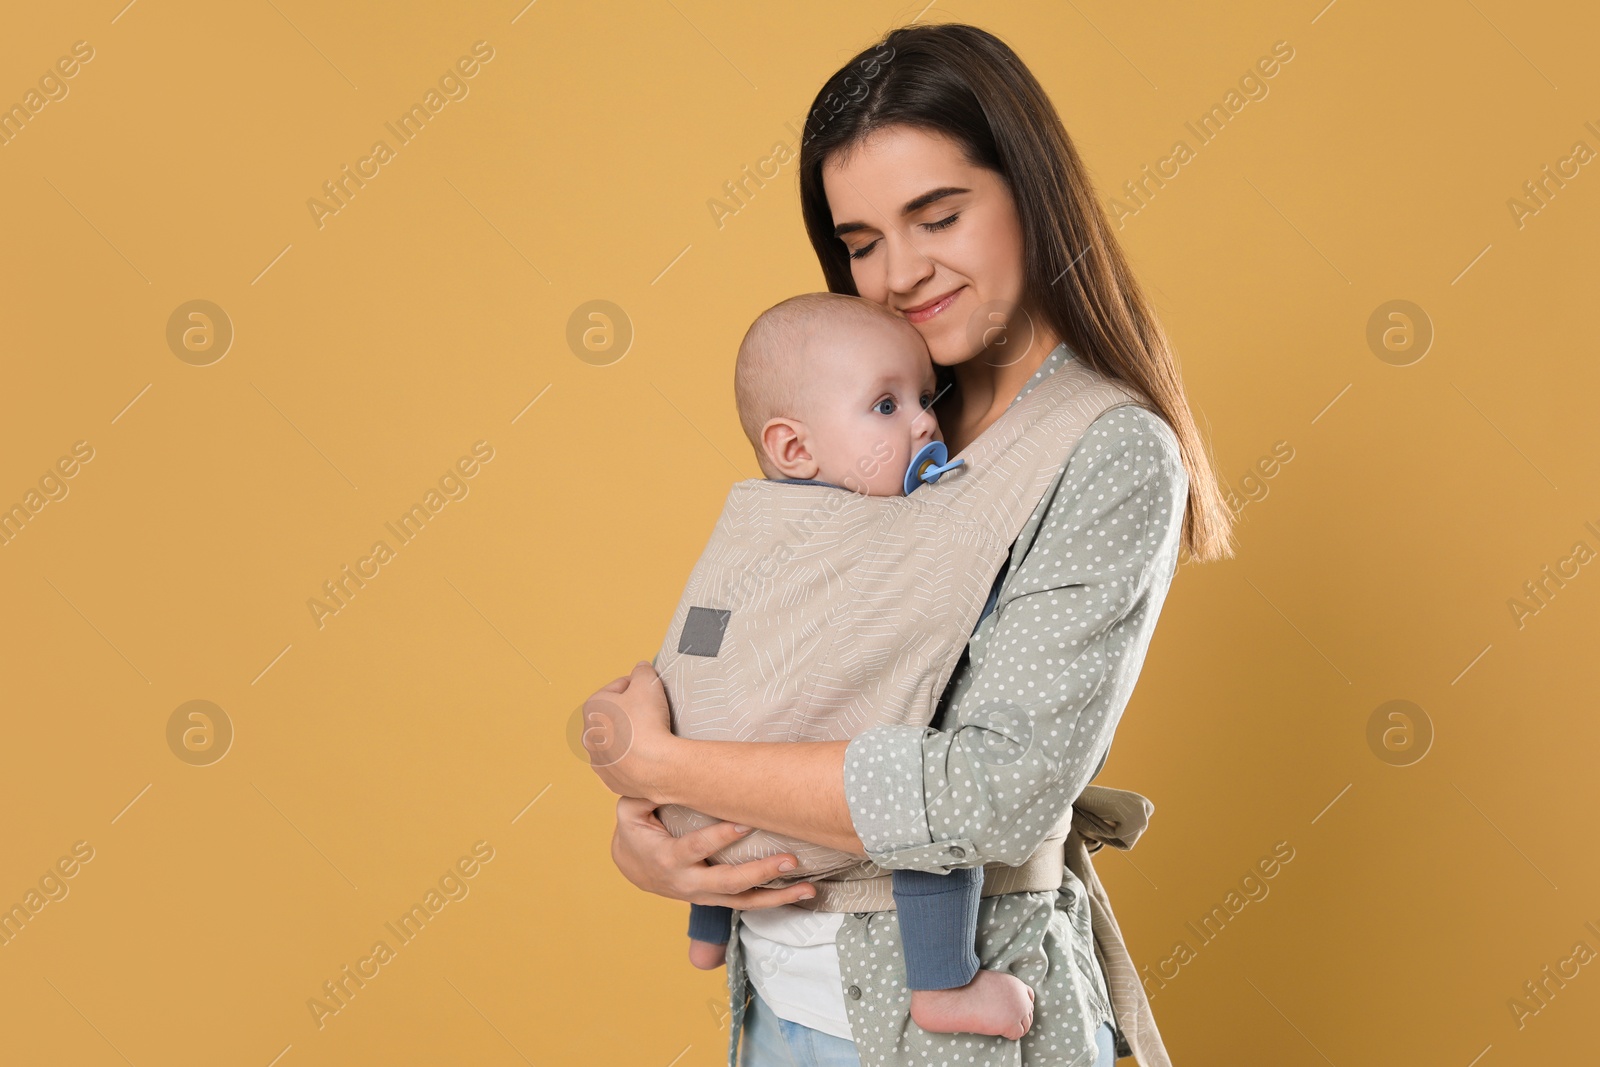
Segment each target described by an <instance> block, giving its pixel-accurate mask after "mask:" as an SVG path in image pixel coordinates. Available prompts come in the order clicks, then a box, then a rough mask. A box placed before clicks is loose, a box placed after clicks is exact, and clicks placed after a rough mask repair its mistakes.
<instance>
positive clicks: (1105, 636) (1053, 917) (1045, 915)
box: [728, 346, 1188, 1067]
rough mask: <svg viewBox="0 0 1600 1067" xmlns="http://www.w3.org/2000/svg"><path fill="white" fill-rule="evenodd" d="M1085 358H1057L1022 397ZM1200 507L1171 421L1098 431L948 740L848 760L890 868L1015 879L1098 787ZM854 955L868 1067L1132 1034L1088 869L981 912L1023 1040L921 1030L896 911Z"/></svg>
mask: <svg viewBox="0 0 1600 1067" xmlns="http://www.w3.org/2000/svg"><path fill="white" fill-rule="evenodd" d="M1068 358H1076V357H1073V356H1071V355H1069V353H1068V350H1067V349H1066V347H1065V346H1060V347H1058V348H1057V349H1056V350H1055V351H1054V352H1052V353H1051V354H1050V356H1049V357H1048V358H1047V359H1046V360H1045V362H1044V364H1043V365H1042V366H1041V367H1040V368H1039V370H1038V372H1036V373H1035V374H1034V376H1033V378H1032V379H1030V381H1029V382H1028V384H1027V385H1026V386H1024V388H1023V389H1022V391H1021V392H1019V394H1018V395H1019V396H1021V395H1023V394H1025V393H1027V392H1028V391H1029V390H1030V389H1031V388H1032V387H1033V386H1034V385H1035V384H1036V383H1037V382H1038V381H1039V380H1040V379H1042V378H1043V376H1044V375H1046V374H1048V373H1050V372H1051V371H1053V370H1054V369H1055V368H1056V367H1058V366H1059V365H1060V364H1061V363H1062V362H1063V361H1064V360H1065V359H1068ZM1013 402H1014V401H1013ZM1187 493H1188V475H1187V473H1186V472H1185V470H1184V467H1183V462H1182V460H1181V458H1180V454H1179V451H1178V441H1177V437H1176V435H1175V434H1174V433H1173V431H1172V429H1171V427H1169V426H1168V425H1167V424H1166V422H1164V421H1163V420H1162V419H1161V417H1160V416H1158V415H1156V414H1155V413H1154V412H1151V411H1148V410H1146V409H1144V408H1140V407H1122V408H1116V409H1113V410H1112V411H1109V412H1107V413H1105V414H1104V415H1102V416H1100V418H1098V419H1096V420H1095V421H1094V422H1093V423H1092V424H1091V425H1090V426H1089V428H1088V430H1087V431H1086V432H1085V434H1084V436H1083V438H1082V440H1081V441H1079V443H1078V445H1077V447H1076V448H1075V449H1074V451H1073V453H1072V455H1071V457H1070V458H1069V459H1068V461H1067V463H1066V465H1065V466H1064V467H1063V468H1062V470H1061V473H1060V474H1059V475H1058V476H1057V478H1056V480H1055V482H1054V483H1052V485H1051V486H1050V488H1049V489H1047V490H1046V491H1045V495H1044V498H1043V499H1042V500H1041V501H1040V503H1039V506H1038V508H1037V509H1036V510H1035V512H1034V514H1033V516H1032V517H1031V518H1030V519H1029V521H1028V523H1027V525H1026V526H1024V527H1023V530H1022V533H1021V535H1020V536H1019V537H1018V538H1017V541H1016V543H1015V544H1014V546H1013V548H1012V553H1011V557H1010V559H1009V561H1008V562H1007V564H1006V567H1007V570H1006V573H1005V575H1004V580H1003V581H1002V583H1001V587H1000V596H999V600H998V602H997V604H996V606H995V610H994V611H993V612H992V613H991V614H990V615H989V616H988V617H987V618H985V619H984V620H983V622H982V623H981V624H980V625H979V626H978V628H977V630H976V631H975V632H974V633H973V636H972V638H971V641H970V642H969V644H968V646H967V650H966V652H965V653H964V654H963V656H962V659H961V662H960V663H959V664H958V665H957V667H956V669H955V673H954V675H953V676H952V678H951V680H950V684H949V687H948V688H947V689H946V691H945V693H944V697H943V699H942V700H941V702H940V706H939V710H938V712H937V714H936V715H935V718H934V721H933V724H932V725H931V726H929V727H919V726H876V727H872V728H870V729H868V730H866V731H864V732H862V733H860V734H858V735H857V736H856V737H855V738H854V739H852V740H851V742H850V745H849V747H848V748H847V749H846V754H845V765H844V774H845V793H846V797H847V799H848V801H849V805H850V813H851V818H852V821H853V822H854V824H855V828H856V832H857V833H858V834H859V835H860V837H861V840H862V842H863V843H864V845H865V846H866V850H867V854H868V856H869V857H870V858H871V859H872V860H873V861H874V862H876V863H877V864H878V865H880V866H882V867H884V868H888V869H895V868H911V869H916V870H925V871H945V870H949V869H950V868H952V867H971V866H976V865H978V864H982V863H988V862H991V861H999V862H1001V863H1005V864H1008V865H1013V866H1015V865H1017V864H1020V863H1022V862H1023V861H1024V860H1025V859H1027V858H1028V856H1029V855H1030V854H1031V853H1032V852H1033V851H1034V849H1035V848H1037V847H1038V845H1039V843H1040V842H1041V841H1043V840H1044V838H1045V837H1046V836H1047V835H1048V834H1049V833H1050V831H1051V830H1052V829H1053V828H1054V827H1055V826H1056V825H1057V824H1058V823H1059V822H1060V820H1061V819H1062V817H1063V816H1064V815H1065V813H1066V812H1067V810H1068V809H1069V808H1070V807H1071V805H1072V802H1073V801H1074V800H1076V799H1077V797H1078V794H1079V793H1080V792H1082V790H1083V787H1084V786H1085V785H1087V784H1088V783H1089V781H1090V779H1091V778H1093V777H1094V775H1095V774H1096V773H1097V772H1098V770H1099V767H1100V765H1101V763H1102V761H1103V758H1104V755H1105V753H1106V750H1107V749H1108V748H1109V746H1110V744H1111V738H1112V735H1113V733H1114V732H1115V730H1116V726H1117V722H1118V720H1119V719H1120V717H1121V714H1122V709H1123V708H1124V707H1125V706H1126V705H1127V702H1128V697H1129V695H1130V694H1131V693H1132V691H1133V687H1134V683H1135V682H1136V681H1137V680H1138V676H1139V668H1140V666H1141V665H1142V664H1143V662H1144V655H1145V650H1146V648H1148V647H1149V643H1150V637H1151V634H1152V632H1153V631H1154V629H1155V624H1156V617H1157V615H1158V614H1159V613H1160V610H1161V605H1162V603H1163V601H1164V600H1165V598H1166V593H1167V588H1168V586H1169V585H1170V583H1171V581H1172V576H1173V572H1174V570H1175V569H1176V566H1177V557H1178V540H1179V534H1180V531H1181V527H1182V521H1183V514H1184V504H1185V501H1186V499H1187ZM738 920H739V914H738V913H737V912H735V913H734V923H735V926H734V933H733V936H732V937H731V938H730V940H729V942H728V948H729V951H728V988H729V993H730V1003H731V1005H732V1006H733V1011H732V1015H731V1027H730V1030H731V1033H730V1043H729V1054H728V1055H729V1058H728V1062H729V1065H730V1067H734V1064H735V1063H736V1050H737V1048H738V1042H739V1034H740V1031H741V1028H742V1023H743V1015H744V1012H743V1006H744V1004H745V1003H746V1001H747V999H748V997H749V990H748V989H747V987H746V976H745V972H744V966H743V960H742V958H741V957H742V954H741V953H740V951H739V936H738ZM836 944H837V948H838V956H839V967H840V976H839V978H840V985H841V988H842V989H843V991H844V995H845V1008H846V1011H847V1013H848V1015H849V1019H850V1029H851V1033H852V1034H853V1035H854V1038H855V1042H856V1049H857V1052H858V1053H859V1055H860V1058H861V1063H862V1065H863V1067H871V1065H879V1064H881V1065H894V1067H913V1065H915V1067H955V1065H994V1067H1000V1065H1007V1067H1019V1065H1037V1067H1044V1065H1047V1064H1048V1065H1052V1067H1055V1065H1060V1067H1074V1065H1080V1064H1081V1065H1085V1067H1087V1065H1088V1064H1092V1063H1093V1062H1094V1059H1095V1052H1096V1050H1095V1044H1094V1033H1095V1031H1096V1030H1097V1029H1098V1028H1099V1026H1100V1024H1101V1023H1102V1022H1110V1021H1113V1019H1112V1013H1111V1006H1110V998H1109V995H1108V994H1107V991H1106V986H1105V979H1104V975H1103V974H1102V972H1101V968H1100V965H1099V963H1098V961H1097V960H1096V958H1095V955H1094V941H1093V934H1092V933H1091V930H1090V926H1089V904H1088V899H1087V896H1086V893H1085V891H1084V888H1083V885H1082V883H1081V882H1079V881H1078V879H1077V878H1076V877H1074V876H1073V875H1072V873H1071V872H1070V871H1068V872H1067V874H1066V881H1065V883H1064V884H1063V885H1062V887H1061V888H1060V889H1059V890H1053V891H1049V892H1043V893H1012V894H1007V895H1003V896H995V897H985V898H984V899H983V901H982V903H981V905H980V907H979V914H978V941H977V950H978V956H979V959H980V960H981V961H982V966H983V967H984V968H986V969H990V970H1005V971H1010V972H1011V973H1012V974H1015V975H1016V976H1017V977H1019V978H1021V979H1022V980H1023V981H1024V982H1027V983H1028V984H1029V985H1030V986H1032V987H1033V990H1034V993H1035V998H1036V1000H1035V1012H1034V1023H1033V1028H1032V1029H1031V1030H1030V1031H1029V1032H1028V1034H1027V1035H1026V1036H1025V1037H1024V1038H1023V1039H1022V1040H1021V1041H1020V1042H1016V1041H1007V1040H1006V1039H1004V1038H999V1037H986V1036H982V1035H975V1034H931V1033H927V1032H925V1031H923V1030H922V1029H921V1028H920V1027H918V1026H917V1025H916V1024H915V1023H914V1022H912V1021H911V1018H910V1014H909V1013H910V1004H911V999H910V996H911V995H910V992H909V991H908V990H907V988H906V984H905V966H904V963H903V961H902V960H901V958H900V931H899V924H898V922H897V920H896V916H895V913H894V912H893V911H886V912H877V913H860V914H847V915H845V916H844V918H843V922H842V923H841V925H840V927H839V931H838V935H837V938H836Z"/></svg>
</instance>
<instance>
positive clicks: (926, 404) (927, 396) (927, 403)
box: [922, 393, 933, 411]
mask: <svg viewBox="0 0 1600 1067" xmlns="http://www.w3.org/2000/svg"><path fill="white" fill-rule="evenodd" d="M932 406H933V394H932V393H923V394H922V408H923V410H924V411H926V410H927V409H928V408H930V407H932Z"/></svg>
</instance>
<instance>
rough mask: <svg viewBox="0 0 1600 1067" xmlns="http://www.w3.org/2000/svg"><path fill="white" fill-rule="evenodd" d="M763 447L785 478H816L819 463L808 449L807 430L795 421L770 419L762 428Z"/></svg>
mask: <svg viewBox="0 0 1600 1067" xmlns="http://www.w3.org/2000/svg"><path fill="white" fill-rule="evenodd" d="M761 447H762V448H763V449H765V450H766V453H767V459H768V460H769V461H770V462H771V464H772V465H773V467H775V468H777V469H778V470H779V471H781V472H782V473H783V476H784V477H785V478H815V477H816V476H817V469H818V468H817V461H816V460H815V459H814V458H812V455H811V450H810V449H809V448H807V447H806V428H805V424H804V423H802V422H796V421H795V420H794V419H785V418H781V417H780V418H775V419H768V420H767V424H766V425H765V426H763V427H761Z"/></svg>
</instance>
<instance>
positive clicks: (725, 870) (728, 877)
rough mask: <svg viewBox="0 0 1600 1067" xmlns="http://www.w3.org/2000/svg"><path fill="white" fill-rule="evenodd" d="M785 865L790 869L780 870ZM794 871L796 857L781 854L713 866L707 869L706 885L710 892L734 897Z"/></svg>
mask: <svg viewBox="0 0 1600 1067" xmlns="http://www.w3.org/2000/svg"><path fill="white" fill-rule="evenodd" d="M785 865H787V866H788V867H789V870H788V871H785V870H781V869H780V868H782V867H783V866H785ZM793 870H794V857H793V856H792V855H788V854H786V853H780V854H779V855H776V856H763V857H762V858H761V859H758V860H747V861H746V862H744V863H714V864H711V865H710V866H708V867H706V868H705V878H704V883H705V886H706V888H707V889H708V890H709V891H710V892H713V893H721V894H724V895H727V896H733V895H735V894H739V893H745V892H747V891H749V890H751V889H754V888H755V887H756V886H759V885H765V884H766V883H768V882H770V881H773V880H774V879H776V878H782V877H784V876H785V875H787V874H789V873H790V872H792V871H793ZM789 888H792V887H785V888H784V889H783V890H778V892H787V891H788V889H789ZM782 903H787V902H786V901H785V902H782ZM768 906H769V907H770V905H768Z"/></svg>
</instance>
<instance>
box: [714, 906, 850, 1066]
mask: <svg viewBox="0 0 1600 1067" xmlns="http://www.w3.org/2000/svg"><path fill="white" fill-rule="evenodd" d="M843 921H844V913H842V912H837V911H835V912H825V911H808V910H806V909H805V908H800V907H796V906H795V905H793V904H780V905H778V906H777V907H775V908H760V909H758V910H756V911H745V912H740V913H739V947H740V948H741V949H742V950H743V952H744V963H745V974H746V976H747V977H748V978H749V979H750V982H751V984H752V985H754V986H755V987H756V992H757V993H759V994H761V999H762V1000H764V1001H766V1002H767V1006H768V1007H770V1008H771V1009H772V1013H773V1014H774V1015H776V1016H777V1017H778V1018H780V1019H787V1020H788V1021H789V1022H792V1023H799V1024H800V1025H802V1026H809V1027H811V1028H812V1029H813V1030H821V1031H822V1032H823V1033H825V1034H832V1035H833V1036H834V1037H842V1038H844V1039H845V1040H846V1041H854V1040H855V1037H854V1035H852V1034H851V1032H850V1017H849V1016H848V1015H847V1014H845V1009H844V991H843V990H842V989H840V983H841V979H840V977H839V949H838V946H837V945H835V944H834V940H835V938H836V937H837V936H838V932H839V924H840V923H842V922H843Z"/></svg>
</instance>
